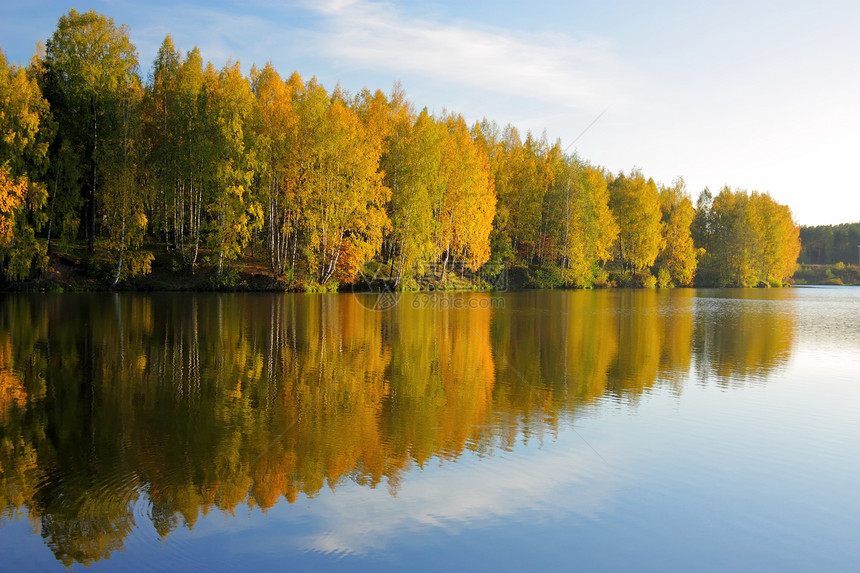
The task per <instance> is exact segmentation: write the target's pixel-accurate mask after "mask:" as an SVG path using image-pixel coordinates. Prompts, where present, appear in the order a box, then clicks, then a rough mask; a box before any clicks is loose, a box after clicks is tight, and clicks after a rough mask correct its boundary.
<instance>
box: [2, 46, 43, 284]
mask: <svg viewBox="0 0 860 573" xmlns="http://www.w3.org/2000/svg"><path fill="white" fill-rule="evenodd" d="M40 65H41V59H40V56H39V54H37V55H36V56H35V57H34V60H33V62H32V63H31V66H30V70H29V71H28V70H27V69H24V68H22V67H19V66H15V65H12V66H10V65H8V64H7V63H6V57H5V55H4V54H3V52H2V51H0V274H2V275H4V276H6V277H7V278H10V279H24V278H27V276H28V275H29V273H30V269H31V267H32V265H33V263H34V262H36V266H37V267H38V268H43V267H44V266H45V265H46V260H47V259H46V255H47V251H46V246H45V245H44V244H43V243H42V242H41V241H39V240H37V238H36V233H37V232H38V231H39V230H40V229H41V227H42V226H43V224H44V223H45V222H46V218H47V216H46V214H45V212H44V207H45V204H46V200H47V189H46V187H45V185H44V182H43V179H44V176H45V174H46V169H47V167H48V146H49V143H50V142H51V139H52V138H53V135H54V124H53V121H52V119H51V114H50V112H49V110H48V102H47V101H45V99H44V98H43V97H42V92H41V90H40V88H39V85H38V83H37V82H36V79H35V78H34V77H33V76H34V75H35V74H37V73H38V72H39V69H38V68H39V67H40Z"/></svg>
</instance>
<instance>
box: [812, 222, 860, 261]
mask: <svg viewBox="0 0 860 573" xmlns="http://www.w3.org/2000/svg"><path fill="white" fill-rule="evenodd" d="M800 238H801V241H802V242H803V249H802V250H801V251H800V259H799V262H801V263H804V264H812V265H833V264H837V263H842V264H845V265H850V264H858V265H860V223H845V224H842V225H817V226H815V227H801V228H800Z"/></svg>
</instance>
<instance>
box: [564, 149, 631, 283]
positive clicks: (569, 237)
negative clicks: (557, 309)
mask: <svg viewBox="0 0 860 573" xmlns="http://www.w3.org/2000/svg"><path fill="white" fill-rule="evenodd" d="M556 181H558V185H559V187H560V189H561V197H562V200H563V205H562V209H563V211H562V221H561V224H562V226H561V229H560V231H561V236H560V237H559V239H560V240H559V245H560V257H561V268H562V280H563V281H564V282H565V283H566V284H569V285H575V286H579V287H584V286H590V285H591V283H592V281H593V279H594V278H595V274H596V272H595V271H596V267H597V265H598V264H600V263H603V262H605V261H607V260H609V259H611V257H612V253H611V250H612V245H613V243H614V242H615V238H616V236H617V235H618V225H617V224H616V222H615V217H614V216H613V214H612V212H611V211H610V209H609V191H608V189H607V185H606V178H605V177H604V175H603V173H602V172H601V171H600V170H599V169H596V168H594V167H591V166H589V165H582V164H581V163H580V162H579V161H577V160H576V159H575V158H565V159H564V160H562V161H559V162H558V166H557V173H556Z"/></svg>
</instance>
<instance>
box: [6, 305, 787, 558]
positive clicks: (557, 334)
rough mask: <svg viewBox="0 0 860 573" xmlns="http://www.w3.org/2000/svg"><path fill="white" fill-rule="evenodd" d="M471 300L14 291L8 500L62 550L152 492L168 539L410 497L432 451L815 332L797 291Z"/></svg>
mask: <svg viewBox="0 0 860 573" xmlns="http://www.w3.org/2000/svg"><path fill="white" fill-rule="evenodd" d="M455 296H460V297H466V298H471V299H475V300H473V301H472V302H478V303H481V304H464V305H445V306H444V307H442V306H440V305H433V304H429V305H428V304H419V305H412V304H408V302H409V300H408V297H407V300H406V301H405V302H402V303H401V304H400V305H398V306H396V307H394V308H393V309H390V310H387V311H385V312H373V311H369V310H367V309H366V308H365V306H362V304H360V300H359V299H356V298H354V297H352V296H269V295H214V294H213V295H205V294H195V295H187V296H182V295H134V296H121V295H93V296H91V295H63V296H9V297H6V298H4V299H3V301H2V302H3V304H2V305H0V511H2V515H0V518H2V519H4V520H5V519H13V518H15V517H19V516H20V515H21V514H22V510H26V512H27V515H28V516H29V519H30V520H31V521H32V522H33V524H34V526H35V527H36V528H37V530H39V531H40V532H41V534H42V536H43V537H44V539H45V541H46V543H47V545H48V546H49V547H50V548H51V549H52V551H53V552H54V554H55V555H56V556H57V558H58V559H59V560H60V561H62V562H63V563H65V564H67V565H68V564H71V563H74V562H80V563H85V564H86V563H91V562H92V561H95V560H98V559H103V558H106V557H108V556H109V555H110V554H111V553H112V552H113V551H115V550H117V549H119V548H121V547H122V546H123V545H124V542H125V539H126V537H127V536H128V535H129V534H130V533H131V532H132V531H133V530H134V528H135V527H136V524H135V511H134V508H135V504H136V503H138V502H139V501H141V500H145V501H146V502H148V504H149V509H148V512H147V518H148V519H150V520H151V521H152V522H153V524H154V526H155V529H156V531H157V532H158V533H159V534H160V535H162V536H166V535H168V534H169V533H170V532H171V531H173V530H174V529H176V528H177V527H180V526H183V525H185V526H188V527H193V526H194V525H195V523H196V522H197V520H198V519H199V518H200V516H201V514H205V513H206V512H208V511H211V510H212V509H218V510H223V511H233V510H234V509H235V508H236V507H237V506H238V505H239V504H243V503H244V504H249V505H251V506H260V507H262V508H264V509H265V508H268V507H271V506H272V505H274V504H275V503H276V502H277V501H278V500H279V499H280V498H282V497H283V498H286V499H287V500H288V501H289V502H294V501H296V499H297V498H298V496H299V494H304V495H306V496H314V495H316V494H317V493H318V492H319V491H320V490H321V489H322V488H324V487H326V486H328V487H331V488H334V487H336V486H337V484H338V483H340V482H342V481H343V480H346V479H349V480H353V481H355V482H357V483H359V484H364V485H367V486H370V487H375V486H377V485H379V484H383V483H384V484H386V485H387V487H389V488H390V489H391V490H392V492H395V493H396V489H397V487H398V484H399V482H400V480H401V479H402V476H403V475H404V473H405V471H406V470H408V468H409V467H410V466H412V465H413V464H418V465H423V464H425V463H426V462H427V461H428V460H431V459H433V458H438V459H441V460H447V459H455V458H456V457H457V456H459V455H461V454H462V453H463V452H464V451H467V450H470V451H475V452H479V453H482V452H487V451H489V450H491V449H492V448H494V447H504V448H510V447H514V444H515V441H516V440H517V439H518V437H520V436H524V437H526V438H529V437H531V436H535V437H540V436H542V435H543V434H544V433H545V432H547V431H550V432H553V431H556V429H557V427H558V424H559V421H560V420H564V419H570V418H571V417H573V416H575V415H576V412H577V410H578V409H580V408H582V407H587V406H588V405H589V404H593V403H595V402H596V401H598V400H601V399H604V398H609V399H613V400H627V401H635V400H636V399H637V397H638V396H640V395H641V394H642V393H644V392H646V391H648V389H649V388H652V387H654V386H655V385H667V386H670V387H671V388H673V389H675V390H676V391H680V390H681V388H682V385H683V383H684V381H685V380H686V379H687V378H688V376H689V372H690V369H691V365H693V364H695V365H696V369H697V371H698V372H699V374H700V375H702V376H715V377H717V378H718V379H720V380H724V379H734V378H738V377H740V378H741V379H743V378H745V377H749V376H759V377H764V376H766V375H767V374H768V372H770V371H771V370H772V369H773V368H775V367H777V366H779V365H780V364H781V363H783V362H784V360H785V359H786V357H787V355H788V353H789V352H790V349H791V346H792V344H793V340H794V338H795V326H794V318H793V315H792V314H791V313H787V312H784V309H783V308H781V307H779V306H777V305H773V304H767V301H764V302H762V301H749V302H750V303H749V304H741V303H738V301H734V302H725V301H720V300H718V299H707V298H704V299H703V298H701V297H695V296H694V293H693V291H689V290H678V291H671V292H654V291H635V292H634V291H615V292H612V291H606V292H551V293H545V292H541V293H515V294H511V295H507V298H506V299H505V305H504V307H503V308H496V309H492V308H491V307H492V305H490V304H484V303H486V302H488V300H487V299H488V298H489V296H490V295H487V294H467V295H455ZM416 307H417V308H416ZM729 311H731V312H729ZM694 357H695V360H694ZM143 492H145V494H144V493H143ZM144 496H145V497H144ZM138 519H140V513H138Z"/></svg>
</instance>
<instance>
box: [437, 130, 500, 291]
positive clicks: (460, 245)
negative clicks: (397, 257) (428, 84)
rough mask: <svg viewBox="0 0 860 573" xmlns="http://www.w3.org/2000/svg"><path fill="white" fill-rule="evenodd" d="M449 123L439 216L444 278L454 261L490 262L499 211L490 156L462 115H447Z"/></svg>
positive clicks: (468, 264) (475, 265) (470, 264)
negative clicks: (470, 131) (481, 146)
mask: <svg viewBox="0 0 860 573" xmlns="http://www.w3.org/2000/svg"><path fill="white" fill-rule="evenodd" d="M445 125H446V127H447V134H446V137H445V140H444V144H443V147H442V161H441V177H440V179H441V181H440V184H441V186H442V189H443V190H444V191H443V195H442V203H441V205H440V208H439V209H438V212H437V215H436V217H437V221H438V222H439V226H438V229H437V231H438V234H437V239H436V245H437V251H438V252H439V253H440V254H443V255H444V260H443V265H442V268H443V271H442V272H443V277H444V274H445V272H446V270H447V267H448V264H449V263H450V262H452V261H460V262H462V263H463V264H464V265H465V266H466V267H467V268H469V269H471V270H477V269H478V268H480V267H481V265H483V264H484V263H485V262H487V260H488V259H489V258H490V230H491V228H492V223H493V218H494V216H495V213H496V192H495V188H494V187H493V182H492V180H491V179H490V173H489V164H488V162H487V158H486V156H485V155H484V154H483V153H482V150H481V149H480V147H478V146H477V145H476V144H475V143H474V142H473V141H472V138H471V135H470V133H469V130H468V128H467V127H466V122H465V121H464V120H463V118H462V117H461V116H451V115H449V116H447V117H446V118H445Z"/></svg>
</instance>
